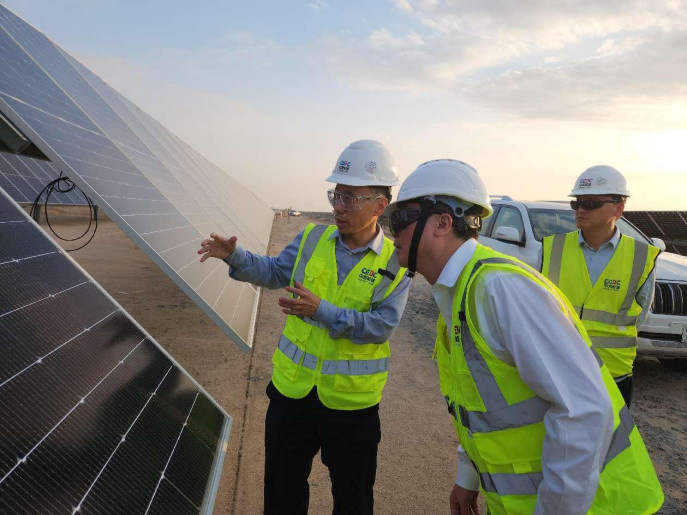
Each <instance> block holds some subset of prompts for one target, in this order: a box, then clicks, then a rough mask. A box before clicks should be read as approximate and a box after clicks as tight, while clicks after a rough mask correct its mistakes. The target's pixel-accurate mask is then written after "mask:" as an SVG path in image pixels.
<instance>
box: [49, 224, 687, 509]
mask: <svg viewBox="0 0 687 515" xmlns="http://www.w3.org/2000/svg"><path fill="white" fill-rule="evenodd" d="M316 218H318V219H320V220H323V219H325V218H326V217H325V216H322V215H320V216H317V217H316ZM310 219H311V218H310V217H308V216H301V217H292V218H291V219H286V218H285V219H276V220H275V222H274V226H273V231H272V239H271V241H270V248H269V253H270V254H272V255H276V254H277V253H278V252H279V250H280V249H281V248H282V247H283V246H284V245H286V244H287V243H288V242H289V241H290V240H291V239H292V238H293V237H294V236H295V235H296V234H297V233H298V231H300V230H301V229H302V228H303V227H305V225H306V223H307V222H309V221H310ZM66 220H67V221H66V222H65V219H62V220H57V219H56V222H57V225H56V226H57V227H58V228H62V229H63V230H64V231H66V234H70V233H74V231H75V230H76V229H75V226H73V224H79V223H83V219H82V218H80V219H76V218H69V219H66ZM54 225H55V224H54ZM79 227H81V226H79ZM70 231H71V232H70ZM65 246H66V247H67V248H69V245H67V244H65ZM72 256H73V257H74V258H76V260H77V261H78V262H79V263H80V264H81V265H82V266H83V267H84V268H86V270H87V271H88V272H89V273H90V274H91V275H93V276H94V277H95V279H96V280H97V281H99V282H100V284H102V285H103V286H104V287H105V289H107V290H108V291H109V292H110V294H111V295H112V296H113V297H114V298H115V299H116V300H117V301H118V302H120V303H121V304H122V306H124V308H125V309H127V310H128V311H129V313H131V314H132V315H133V316H134V318H136V319H137V320H138V322H139V323H141V325H142V326H143V327H145V328H146V329H147V330H148V331H149V332H150V333H151V334H152V335H153V336H154V337H155V338H156V339H157V340H158V342H160V343H161V344H162V345H163V346H164V347H165V348H166V349H167V350H168V351H169V352H170V353H171V354H172V355H173V356H174V357H175V358H176V359H177V360H178V361H179V363H180V364H181V365H182V366H183V367H184V368H185V369H186V370H188V371H189V372H190V373H191V374H192V375H193V376H194V377H195V378H196V379H197V380H198V381H199V382H200V383H201V384H202V385H203V386H204V387H205V388H206V389H207V391H208V392H209V393H210V394H211V395H212V396H214V398H215V399H216V400H217V401H218V402H219V403H220V404H221V405H222V406H223V407H224V408H225V409H226V410H227V411H228V412H229V413H230V414H231V415H232V417H233V419H234V422H233V429H232V434H231V440H230V445H229V451H228V455H227V459H226V461H225V464H224V469H223V474H222V484H221V487H220V489H219V492H218V494H217V501H216V505H215V513H222V514H224V513H236V514H253V513H260V512H261V509H262V468H263V436H264V414H265V409H266V407H267V399H266V396H265V393H264V392H265V387H266V385H267V383H268V381H269V379H270V376H271V367H272V365H271V361H270V358H271V355H272V352H273V349H274V345H275V342H276V341H277V339H278V337H279V334H280V332H281V329H282V327H283V324H284V320H285V315H283V314H282V313H281V311H280V309H279V307H278V305H277V299H278V298H279V297H280V296H281V295H283V292H282V291H279V290H277V291H264V293H263V296H262V301H261V305H260V312H259V318H258V325H257V331H256V337H255V346H254V350H253V352H252V353H248V354H244V353H242V352H240V351H239V350H237V349H236V348H235V347H234V345H233V344H232V343H230V342H229V340H228V339H227V338H226V337H225V336H224V335H223V334H222V333H221V332H220V331H219V330H218V329H217V328H216V327H215V326H214V324H213V323H212V322H210V320H209V319H208V317H206V316H205V315H204V314H203V313H202V312H201V311H200V310H199V309H198V308H197V307H196V306H195V305H194V304H192V303H191V302H190V301H189V300H188V298H187V297H186V296H185V295H184V294H183V293H182V292H181V291H180V290H179V289H178V288H177V287H176V286H175V285H174V284H173V283H172V282H171V281H170V280H169V279H168V278H167V277H166V276H165V275H164V274H163V273H162V272H161V271H160V270H159V269H158V268H157V266H156V265H155V264H154V263H152V262H151V261H150V260H149V259H148V258H147V257H146V256H145V255H144V254H143V253H142V252H141V251H140V250H139V249H137V248H136V246H135V245H134V244H133V243H132V242H131V240H129V239H128V238H127V237H126V236H124V234H123V233H122V232H120V231H119V229H118V228H117V227H116V226H115V225H114V224H113V223H112V222H110V221H108V220H106V219H104V217H103V216H102V215H101V223H100V227H99V228H98V233H97V235H96V237H95V239H94V241H93V242H92V243H91V244H90V245H89V246H87V247H86V248H84V249H83V250H80V251H77V252H75V253H73V254H72ZM437 315H438V311H437V309H436V307H435V306H434V303H433V302H432V299H431V296H430V289H429V285H428V284H427V283H426V282H425V281H424V279H422V278H419V279H417V280H415V281H414V284H413V287H412V290H411V299H410V302H409V304H408V309H407V310H406V313H405V315H404V317H403V320H402V323H401V325H400V327H399V328H398V330H397V331H396V333H395V334H394V337H393V338H392V340H391V341H392V361H391V373H390V377H389V382H388V384H387V387H386V389H385V393H384V398H383V400H382V403H381V409H380V413H381V418H382V442H381V445H380V449H379V467H378V471H377V483H376V485H375V506H376V512H377V513H380V514H387V513H388V514H391V513H394V514H395V513H409V514H415V513H432V514H434V513H448V509H447V507H448V503H447V499H448V494H449V491H450V488H451V485H452V483H453V479H454V474H455V447H456V439H455V436H454V434H453V430H452V427H451V423H450V420H449V416H448V414H447V413H446V408H445V405H444V403H443V401H442V399H441V397H440V395H439V393H438V388H437V378H436V367H435V365H434V363H433V362H432V361H431V359H430V357H431V352H432V340H433V337H432V335H433V332H434V321H435V320H436V317H437ZM635 370H636V376H635V377H636V379H635V392H636V393H635V395H636V401H635V403H634V404H633V408H632V411H633V414H634V416H635V420H636V422H637V424H638V426H639V428H640V430H641V432H642V435H643V436H644V438H645V441H646V443H647V446H648V448H649V451H650V453H651V456H652V458H653V460H654V464H655V466H656V469H657V471H658V473H659V476H660V478H661V481H662V484H663V487H664V490H665V493H666V503H665V505H664V507H663V509H662V511H661V513H669V514H678V513H686V512H687V417H686V416H685V413H687V372H680V371H675V370H672V369H669V368H666V367H664V366H661V365H660V364H659V363H658V362H657V361H656V360H654V359H651V358H639V359H638V361H637V363H636V365H635ZM310 483H311V510H310V512H311V513H317V514H319V513H331V495H330V490H329V489H330V482H329V478H328V474H327V471H326V468H325V467H324V466H323V465H322V463H321V462H320V461H319V458H316V459H315V464H314V466H313V471H312V474H311V477H310Z"/></svg>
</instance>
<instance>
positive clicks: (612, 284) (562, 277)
mask: <svg viewBox="0 0 687 515" xmlns="http://www.w3.org/2000/svg"><path fill="white" fill-rule="evenodd" d="M659 253H660V250H659V249H658V248H656V247H654V246H652V245H647V244H646V243H643V242H641V241H637V240H635V239H633V238H630V237H629V236H625V235H621V236H620V241H619V242H618V246H617V247H616V249H615V252H614V253H613V257H611V260H610V261H609V262H608V265H606V268H605V269H604V271H603V272H602V273H601V275H600V276H599V278H598V279H597V281H596V283H595V284H594V285H592V283H591V279H590V278H589V272H588V271H587V265H586V263H585V260H584V254H583V253H582V249H581V248H580V244H579V236H578V232H577V231H573V232H569V233H567V234H556V235H554V236H549V237H547V238H544V242H543V250H542V273H543V274H544V275H545V276H546V277H548V278H549V279H550V280H551V282H552V283H553V284H555V285H556V286H558V288H560V290H561V291H562V292H563V293H564V294H565V295H566V296H567V297H568V299H569V300H570V302H571V303H572V305H573V307H574V308H575V311H576V312H577V314H578V316H579V317H580V319H581V320H582V323H583V324H584V327H585V329H587V333H588V334H589V337H590V338H591V340H592V343H593V344H594V347H595V348H596V350H597V352H598V353H599V356H601V359H603V362H604V363H605V364H606V366H607V367H608V369H609V370H610V372H611V375H612V376H613V377H615V378H621V377H624V376H627V375H631V374H632V364H633V362H634V360H635V357H636V356H637V317H638V316H639V314H640V313H641V312H642V306H641V305H639V303H638V302H637V300H636V299H635V296H636V295H637V292H638V291H639V289H640V288H641V287H642V285H643V284H644V282H645V281H646V280H647V278H648V277H649V274H650V273H651V271H652V270H653V269H654V264H655V262H656V258H657V257H658V254H659Z"/></svg>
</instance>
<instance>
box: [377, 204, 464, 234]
mask: <svg viewBox="0 0 687 515" xmlns="http://www.w3.org/2000/svg"><path fill="white" fill-rule="evenodd" d="M421 213H422V209H420V208H419V207H407V208H405V209H399V210H397V211H393V212H392V213H391V214H390V215H389V232H390V233H391V236H393V237H394V238H395V237H396V236H398V233H400V232H401V231H402V230H403V229H405V228H406V227H408V226H409V225H410V224H414V223H415V222H417V221H418V220H419V219H420V214H421ZM429 214H430V215H441V214H448V215H450V214H451V213H446V212H445V211H442V210H441V209H436V208H432V209H430V210H429Z"/></svg>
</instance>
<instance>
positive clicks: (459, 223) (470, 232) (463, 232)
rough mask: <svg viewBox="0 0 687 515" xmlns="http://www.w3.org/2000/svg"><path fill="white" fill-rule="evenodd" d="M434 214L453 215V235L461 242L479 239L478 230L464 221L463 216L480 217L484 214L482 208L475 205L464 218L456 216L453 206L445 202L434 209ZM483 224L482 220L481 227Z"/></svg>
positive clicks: (437, 204)
mask: <svg viewBox="0 0 687 515" xmlns="http://www.w3.org/2000/svg"><path fill="white" fill-rule="evenodd" d="M432 212H433V213H446V214H449V215H451V218H452V219H453V234H455V235H456V236H457V237H458V238H460V239H461V240H465V241H467V240H469V239H470V238H474V239H477V236H478V235H479V233H478V232H477V231H478V229H476V228H474V227H470V226H469V225H468V224H467V223H466V222H465V220H464V219H463V216H479V214H480V213H481V212H482V207H481V206H478V205H473V206H471V207H470V208H468V209H467V210H466V211H465V213H463V216H456V214H455V212H454V211H453V208H452V207H451V206H449V205H448V204H444V203H443V202H437V203H436V204H434V206H433V207H432ZM481 224H482V220H481V219H480V226H481Z"/></svg>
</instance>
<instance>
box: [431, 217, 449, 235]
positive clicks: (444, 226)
mask: <svg viewBox="0 0 687 515" xmlns="http://www.w3.org/2000/svg"><path fill="white" fill-rule="evenodd" d="M452 231H453V217H452V216H451V215H449V214H448V213H441V214H440V215H439V218H438V219H437V226H436V230H435V233H436V235H437V236H440V235H443V234H446V233H449V232H452Z"/></svg>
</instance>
